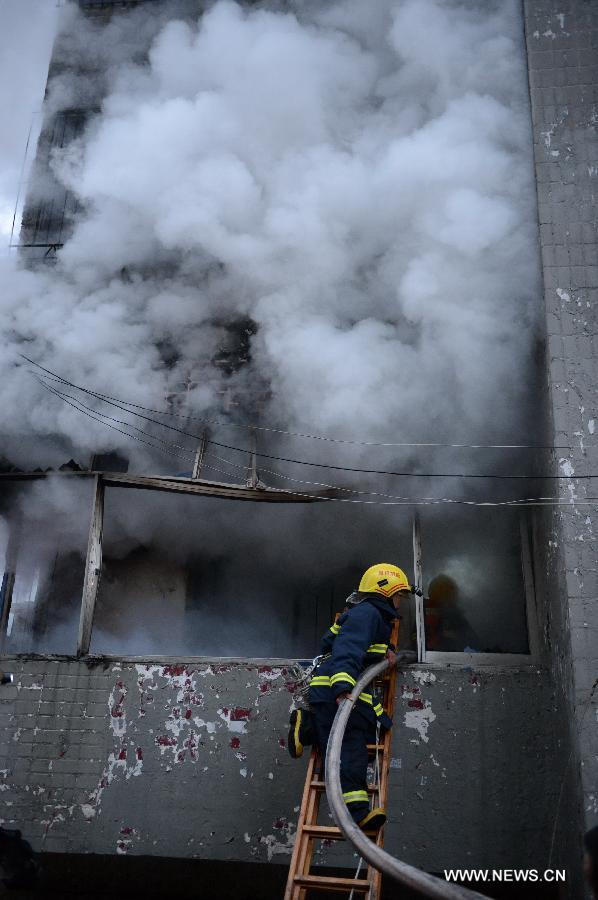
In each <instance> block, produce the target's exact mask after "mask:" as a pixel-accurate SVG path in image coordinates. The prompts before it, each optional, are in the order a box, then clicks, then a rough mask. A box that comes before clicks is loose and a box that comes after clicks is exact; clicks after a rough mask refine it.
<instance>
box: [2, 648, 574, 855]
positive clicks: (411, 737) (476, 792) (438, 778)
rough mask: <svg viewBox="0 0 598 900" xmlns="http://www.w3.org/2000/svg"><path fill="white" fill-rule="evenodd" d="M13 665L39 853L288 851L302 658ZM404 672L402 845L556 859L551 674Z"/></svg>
mask: <svg viewBox="0 0 598 900" xmlns="http://www.w3.org/2000/svg"><path fill="white" fill-rule="evenodd" d="M5 666H6V667H7V668H12V670H13V671H14V672H15V684H14V685H13V686H7V687H4V688H1V689H0V721H1V723H2V734H3V739H2V744H0V770H1V771H0V775H1V778H2V781H1V783H0V819H1V820H2V822H3V823H5V824H6V825H7V826H9V825H18V826H19V827H20V828H22V829H23V831H24V833H25V835H26V836H27V838H28V839H29V840H31V842H32V844H33V846H34V847H35V848H36V849H37V850H47V851H55V852H65V853H66V852H68V853H86V852H93V853H119V854H126V853H130V854H135V855H142V854H145V855H157V856H174V857H199V858H207V859H230V860H241V861H253V862H268V861H271V862H284V861H286V862H288V860H289V854H290V851H291V848H292V841H293V835H294V831H295V825H296V821H297V811H298V808H299V803H300V799H301V792H302V788H303V780H304V774H305V760H301V761H293V760H291V758H290V757H289V755H288V753H287V750H286V746H285V745H286V730H287V721H288V713H289V710H290V708H291V705H292V703H293V692H294V689H295V676H294V674H293V672H292V670H291V669H290V668H289V667H285V666H280V665H277V666H265V665H262V666H260V665H258V664H250V663H248V664H247V665H211V666H208V665H199V664H197V663H188V664H183V663H180V664H174V665H173V664H159V663H155V662H152V663H147V664H146V663H137V664H134V663H118V662H108V661H105V662H104V663H102V664H99V665H95V666H94V667H89V666H88V665H87V664H86V663H84V662H76V661H73V660H71V661H68V660H62V661H60V660H50V659H37V660H34V659H25V658H14V659H12V660H7V661H6V662H5ZM398 683H399V691H398V697H397V704H396V713H395V723H396V727H395V730H394V743H393V751H392V763H391V781H390V790H391V804H390V813H391V819H390V824H389V826H388V829H387V847H388V849H389V850H390V851H391V852H392V853H395V854H397V855H399V856H400V857H401V858H403V859H406V860H407V861H409V862H412V863H414V864H416V865H418V866H421V867H423V868H425V869H428V870H432V871H442V869H443V868H445V867H454V866H494V867H500V866H506V867H516V866H523V867H535V868H540V867H543V866H545V865H548V852H549V843H550V841H549V835H550V826H551V823H552V816H553V812H554V808H555V804H556V794H557V792H558V784H557V783H556V781H555V779H554V778H553V777H552V772H553V771H554V766H555V763H556V759H557V758H558V753H559V746H558V736H557V734H556V733H555V729H554V725H553V721H552V714H553V710H554V694H553V691H552V689H551V686H550V679H549V678H548V677H547V673H546V671H545V670H544V669H541V668H533V667H530V668H527V669H521V670H511V671H502V672H498V671H482V670H480V671H477V672H476V671H473V670H470V669H447V668H444V669H441V668H436V669H434V668H433V667H430V666H429V667H417V666H415V667H410V668H408V669H406V670H404V671H402V672H401V673H400V675H399V682H398ZM339 861H340V862H343V861H347V857H342V858H340V859H339V857H338V855H335V854H333V853H332V852H330V851H326V852H325V853H324V854H323V855H321V862H323V863H326V862H339ZM349 861H350V858H349Z"/></svg>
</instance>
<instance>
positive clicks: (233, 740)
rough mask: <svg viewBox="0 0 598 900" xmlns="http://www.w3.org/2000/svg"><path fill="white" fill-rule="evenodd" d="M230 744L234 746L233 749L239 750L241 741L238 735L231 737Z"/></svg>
mask: <svg viewBox="0 0 598 900" xmlns="http://www.w3.org/2000/svg"><path fill="white" fill-rule="evenodd" d="M230 745H231V747H232V748H233V750H237V749H238V748H239V747H240V746H241V741H240V740H239V738H238V737H234V738H231V739H230Z"/></svg>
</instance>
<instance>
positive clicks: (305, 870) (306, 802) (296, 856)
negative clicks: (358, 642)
mask: <svg viewBox="0 0 598 900" xmlns="http://www.w3.org/2000/svg"><path fill="white" fill-rule="evenodd" d="M398 632H399V623H398V621H397V622H395V624H394V626H393V630H392V636H391V641H392V642H393V643H394V644H395V645H396V642H397V636H398ZM396 683H397V669H396V666H395V667H393V668H392V669H391V670H390V671H387V672H386V674H385V676H384V677H383V679H381V684H382V689H383V698H382V706H383V707H384V711H385V712H386V713H387V715H389V716H392V713H393V708H394V700H395V690H396ZM368 690H369V689H368ZM390 745H391V732H390V731H387V732H386V734H385V735H384V737H383V738H382V741H381V743H379V744H368V753H369V756H370V758H371V759H372V760H373V761H374V762H375V760H376V758H377V759H378V763H379V765H378V772H379V783H377V784H370V785H368V793H369V794H370V796H371V798H372V799H373V801H374V802H373V804H372V806H383V807H385V808H386V800H387V793H388V770H389V767H390ZM320 771H321V760H320V754H319V753H318V751H317V750H315V749H314V750H313V751H312V754H311V757H310V760H309V764H308V766H307V775H306V778H305V787H304V789H303V798H302V800H301V808H300V811H299V819H298V821H297V834H296V837H295V846H294V848H293V855H292V857H291V865H290V868H289V876H288V879H287V887H286V891H285V894H284V900H307V895H308V891H309V892H310V893H311V892H312V891H315V892H317V893H319V892H322V891H324V892H326V893H333V894H334V893H335V894H345V895H349V894H350V893H351V891H354V895H353V896H354V897H365V898H367V900H379V898H380V888H381V883H382V875H381V874H380V872H378V870H377V869H374V867H373V866H370V865H367V866H366V869H365V872H364V875H363V877H355V878H339V877H336V876H332V875H319V874H314V873H313V872H312V863H313V855H314V846H315V844H316V843H317V842H318V841H323V840H326V841H344V840H345V838H344V836H343V834H342V832H341V830H340V828H337V827H336V826H335V825H319V824H318V815H319V812H320V801H321V799H322V796H323V794H325V793H326V784H325V782H324V781H322V780H321V777H320ZM374 771H376V767H375V766H374ZM372 837H373V838H374V840H375V841H376V843H377V844H378V846H379V847H382V846H384V829H383V828H382V829H381V830H380V831H379V832H378V834H377V835H376V836H374V835H372Z"/></svg>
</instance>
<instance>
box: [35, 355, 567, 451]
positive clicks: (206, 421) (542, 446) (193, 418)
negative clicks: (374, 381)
mask: <svg viewBox="0 0 598 900" xmlns="http://www.w3.org/2000/svg"><path fill="white" fill-rule="evenodd" d="M19 356H20V357H21V358H22V359H25V360H26V361H27V362H29V363H31V365H33V366H36V367H37V368H38V369H41V370H42V371H43V372H46V373H47V374H48V375H50V376H52V377H53V378H56V379H57V380H58V381H61V382H62V383H63V384H66V385H67V386H68V387H72V388H75V389H76V390H78V391H82V392H83V393H86V394H91V395H92V396H94V397H97V398H98V399H100V400H104V401H105V402H106V403H122V404H123V405H124V406H126V407H133V409H141V410H143V412H151V413H156V414H157V415H161V416H170V417H172V418H179V419H185V420H186V421H195V422H202V423H203V424H205V425H214V426H218V427H222V428H244V429H246V430H254V431H265V432H271V433H273V434H280V435H284V436H286V437H295V438H304V439H308V440H313V441H325V442H330V443H333V444H348V445H353V446H359V447H420V448H422V447H447V448H455V449H469V450H571V449H572V448H571V446H570V445H568V444H567V445H559V444H556V445H553V444H458V443H457V444H452V443H445V442H441V441H417V442H416V441H399V442H392V441H359V440H351V439H349V438H336V437H329V436H326V435H321V434H309V433H306V432H301V431H285V430H284V429H282V428H275V427H273V426H267V425H246V424H242V423H238V422H222V421H218V420H215V419H208V418H204V417H201V416H187V415H183V414H181V413H175V412H168V411H165V410H160V409H152V408H151V407H147V406H142V405H141V404H139V403H131V402H130V401H129V400H122V399H121V398H119V397H113V396H111V395H110V394H101V393H98V392H97V391H92V390H90V389H89V388H85V387H82V386H81V385H78V384H75V383H74V382H72V381H68V380H67V379H65V378H63V377H62V376H61V375H58V374H57V373H56V372H53V371H52V370H51V369H46V368H45V367H44V366H42V365H40V363H37V362H35V360H33V359H30V358H29V357H28V356H25V354H24V353H19ZM160 424H164V423H160ZM165 427H166V426H165Z"/></svg>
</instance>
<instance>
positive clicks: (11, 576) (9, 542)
mask: <svg viewBox="0 0 598 900" xmlns="http://www.w3.org/2000/svg"><path fill="white" fill-rule="evenodd" d="M91 496H92V492H91V485H90V483H89V481H87V480H84V479H82V478H78V477H71V478H64V477H60V476H57V477H55V478H52V477H50V478H45V479H40V480H35V481H22V482H18V483H14V484H12V485H11V486H10V488H9V489H8V490H7V491H6V492H5V495H4V497H3V508H2V511H1V512H2V515H3V516H4V518H5V521H6V523H7V524H6V526H5V528H4V529H3V535H4V538H3V551H2V553H1V556H2V558H3V561H4V566H3V570H4V574H3V579H2V592H1V595H0V596H1V602H2V612H1V619H2V623H3V631H4V650H5V651H7V652H14V653H32V652H52V653H66V654H74V653H75V651H76V648H77V631H78V626H79V612H80V606H81V595H82V589H83V579H84V574H85V555H86V547H87V539H88V531H89V515H90V509H91Z"/></svg>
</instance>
